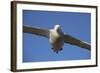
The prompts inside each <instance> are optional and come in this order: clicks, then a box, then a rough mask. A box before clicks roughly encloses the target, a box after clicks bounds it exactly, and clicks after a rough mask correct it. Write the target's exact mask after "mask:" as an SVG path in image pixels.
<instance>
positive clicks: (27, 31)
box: [23, 26, 49, 38]
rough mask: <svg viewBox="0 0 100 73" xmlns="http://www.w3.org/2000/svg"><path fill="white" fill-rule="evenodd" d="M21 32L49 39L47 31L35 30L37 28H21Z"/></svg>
mask: <svg viewBox="0 0 100 73" xmlns="http://www.w3.org/2000/svg"><path fill="white" fill-rule="evenodd" d="M23 32H24V33H31V34H35V35H39V36H44V37H47V38H48V37H49V30H47V29H42V28H37V27H29V26H23Z"/></svg>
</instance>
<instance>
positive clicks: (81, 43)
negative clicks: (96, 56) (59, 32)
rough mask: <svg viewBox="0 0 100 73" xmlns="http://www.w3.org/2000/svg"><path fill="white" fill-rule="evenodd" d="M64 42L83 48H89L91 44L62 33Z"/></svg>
mask: <svg viewBox="0 0 100 73" xmlns="http://www.w3.org/2000/svg"><path fill="white" fill-rule="evenodd" d="M64 42H65V43H69V44H72V45H76V46H79V47H81V48H85V49H87V50H91V46H90V44H89V43H86V42H84V41H81V40H79V39H76V38H74V37H72V36H70V35H67V34H65V35H64Z"/></svg>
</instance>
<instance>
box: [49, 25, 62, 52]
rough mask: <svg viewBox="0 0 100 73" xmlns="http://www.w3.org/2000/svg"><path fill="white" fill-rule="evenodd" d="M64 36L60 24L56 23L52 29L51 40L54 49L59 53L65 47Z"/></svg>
mask: <svg viewBox="0 0 100 73" xmlns="http://www.w3.org/2000/svg"><path fill="white" fill-rule="evenodd" d="M63 36H64V35H63V32H62V31H61V29H60V26H59V25H56V26H55V27H54V29H51V30H50V34H49V41H50V43H51V45H52V49H53V51H54V52H56V53H58V52H59V51H60V50H62V48H63V45H64V40H63Z"/></svg>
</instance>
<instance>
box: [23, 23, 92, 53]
mask: <svg viewBox="0 0 100 73" xmlns="http://www.w3.org/2000/svg"><path fill="white" fill-rule="evenodd" d="M23 32H24V33H29V34H34V35H37V36H43V37H46V38H48V39H49V42H50V44H51V46H52V47H51V49H52V50H53V51H54V52H56V53H58V52H59V51H62V50H63V46H64V43H68V44H71V45H74V46H78V47H81V48H84V49H87V50H89V51H90V50H91V45H90V44H89V43H87V42H85V41H82V40H80V39H77V38H75V37H73V36H71V35H69V34H66V33H64V32H63V31H62V29H61V26H60V25H59V24H57V25H55V26H54V28H52V29H46V28H40V27H30V26H25V25H24V26H23Z"/></svg>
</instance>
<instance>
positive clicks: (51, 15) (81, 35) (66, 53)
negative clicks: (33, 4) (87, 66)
mask: <svg viewBox="0 0 100 73" xmlns="http://www.w3.org/2000/svg"><path fill="white" fill-rule="evenodd" d="M90 19H91V14H90V13H79V12H56V11H34V10H23V25H25V26H30V27H41V28H46V29H51V28H53V27H54V25H56V24H60V25H61V27H62V30H63V32H65V33H67V34H69V35H71V36H73V37H76V38H78V39H80V40H83V41H86V42H88V43H90V41H91V36H90V35H91V33H90V32H91V28H90V27H91V21H90ZM90 58H91V52H90V51H88V50H86V49H83V48H80V47H77V46H73V45H70V44H67V43H65V44H64V46H63V50H62V51H60V52H59V53H58V54H56V53H55V52H53V50H52V49H51V44H50V43H49V40H48V38H45V37H41V36H37V35H33V34H29V33H23V62H45V61H61V60H66V61H67V60H83V59H90Z"/></svg>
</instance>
